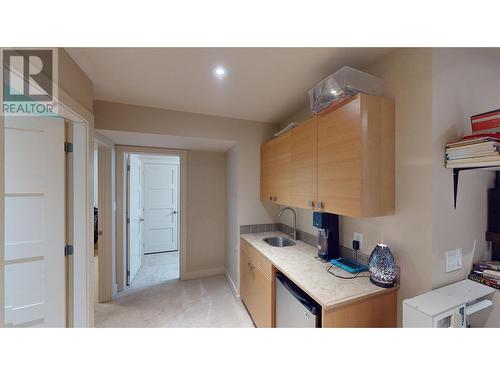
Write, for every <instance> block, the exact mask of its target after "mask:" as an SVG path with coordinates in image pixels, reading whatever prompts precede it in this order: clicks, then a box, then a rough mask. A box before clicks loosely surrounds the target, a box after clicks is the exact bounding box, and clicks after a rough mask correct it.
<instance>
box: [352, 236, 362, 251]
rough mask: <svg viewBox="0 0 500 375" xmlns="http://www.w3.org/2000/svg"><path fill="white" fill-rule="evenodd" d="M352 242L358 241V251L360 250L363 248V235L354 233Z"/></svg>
mask: <svg viewBox="0 0 500 375" xmlns="http://www.w3.org/2000/svg"><path fill="white" fill-rule="evenodd" d="M352 239H353V240H354V241H359V249H360V250H361V249H362V248H363V234H362V233H358V232H354V236H353V238H352Z"/></svg>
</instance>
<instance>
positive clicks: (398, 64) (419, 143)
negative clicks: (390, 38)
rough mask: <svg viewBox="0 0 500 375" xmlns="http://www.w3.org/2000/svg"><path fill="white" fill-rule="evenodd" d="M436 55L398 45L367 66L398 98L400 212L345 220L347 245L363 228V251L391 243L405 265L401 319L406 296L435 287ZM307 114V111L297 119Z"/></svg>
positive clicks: (303, 223)
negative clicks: (433, 97)
mask: <svg viewBox="0 0 500 375" xmlns="http://www.w3.org/2000/svg"><path fill="white" fill-rule="evenodd" d="M431 58H432V54H431V50H430V49H398V50H396V51H394V52H392V53H390V54H389V55H387V56H386V57H385V58H383V59H382V60H380V61H379V62H377V63H376V64H373V65H371V66H368V67H367V68H365V69H364V70H365V71H367V72H368V73H371V74H374V75H376V76H378V77H380V78H382V79H383V80H384V82H385V96H387V97H389V98H392V99H394V100H395V102H396V210H395V214H394V215H392V216H387V217H378V218H367V219H355V218H350V217H345V216H342V217H341V219H340V231H341V233H340V241H341V243H342V245H344V246H347V247H351V244H352V237H353V233H354V232H361V233H362V234H363V245H362V249H361V251H363V252H364V253H366V254H370V253H371V251H372V250H373V248H374V247H375V245H376V244H377V243H379V242H385V243H387V244H388V245H389V246H390V247H391V250H392V252H393V253H394V256H395V258H396V262H397V264H398V265H399V266H400V267H401V288H400V291H399V305H398V306H399V308H398V315H399V319H401V308H400V306H401V301H402V300H403V299H404V298H408V297H412V296H415V295H416V294H419V293H422V292H425V291H427V290H430V289H431V287H432V267H431V261H432V225H431V223H432V209H431V203H432V189H431V178H432V149H431V139H432V127H431V125H432V112H431V106H432V102H431V91H432V85H431V73H432V65H431V64H432V61H431ZM306 115H307V109H303V110H301V111H300V112H299V113H298V115H297V117H296V118H297V119H299V120H303V119H304V117H305V116H306ZM294 119H295V118H294V117H292V118H291V119H290V120H289V121H292V120H294ZM285 220H286V222H287V223H289V219H288V217H287V218H286V219H285ZM311 224H312V214H311V213H310V212H308V211H307V210H298V225H299V227H300V229H302V230H305V231H308V232H310V233H316V232H315V231H314V228H313V227H312V225H311Z"/></svg>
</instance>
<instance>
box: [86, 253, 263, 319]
mask: <svg viewBox="0 0 500 375" xmlns="http://www.w3.org/2000/svg"><path fill="white" fill-rule="evenodd" d="M178 277H179V261H178V253H177V252H174V253H162V254H150V255H145V256H144V260H143V265H142V267H141V269H140V270H139V271H138V273H137V275H136V277H135V278H134V280H133V281H132V286H130V287H129V288H127V289H125V290H124V291H122V292H120V293H119V294H118V296H117V297H116V298H115V300H114V301H113V302H111V303H100V304H97V305H96V308H95V326H96V327H253V323H252V321H251V319H250V316H249V315H248V313H247V311H246V309H245V307H244V306H243V304H242V303H241V302H240V301H237V300H236V299H235V298H234V296H233V294H232V293H231V289H230V288H229V284H228V282H227V280H226V278H225V277H224V276H222V275H220V276H213V277H207V278H203V279H197V280H188V281H180V280H179V279H178Z"/></svg>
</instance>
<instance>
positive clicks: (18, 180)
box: [5, 117, 66, 327]
mask: <svg viewBox="0 0 500 375" xmlns="http://www.w3.org/2000/svg"><path fill="white" fill-rule="evenodd" d="M64 158H65V154H64V120H63V119H56V118H29V117H24V118H22V117H7V118H5V323H6V325H7V326H24V327H26V326H31V327H35V326H45V327H64V326H65V325H66V319H65V313H66V306H65V280H66V277H65V261H64V245H65V166H64Z"/></svg>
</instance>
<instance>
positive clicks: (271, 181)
mask: <svg viewBox="0 0 500 375" xmlns="http://www.w3.org/2000/svg"><path fill="white" fill-rule="evenodd" d="M290 165H291V134H290V133H289V132H288V133H285V134H283V135H281V136H279V137H276V138H273V139H272V140H270V141H269V142H266V143H264V144H263V145H262V146H261V180H260V181H261V186H260V198H261V200H262V201H267V202H273V203H277V204H282V205H289V204H290V198H291V181H290Z"/></svg>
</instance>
